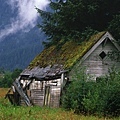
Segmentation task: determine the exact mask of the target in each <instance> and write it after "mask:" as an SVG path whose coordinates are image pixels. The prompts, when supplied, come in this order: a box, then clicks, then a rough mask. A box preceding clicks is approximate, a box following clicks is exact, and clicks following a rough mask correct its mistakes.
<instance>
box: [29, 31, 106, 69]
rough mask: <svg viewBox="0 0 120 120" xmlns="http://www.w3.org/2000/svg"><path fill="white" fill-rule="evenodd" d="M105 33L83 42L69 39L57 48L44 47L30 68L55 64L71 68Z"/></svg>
mask: <svg viewBox="0 0 120 120" xmlns="http://www.w3.org/2000/svg"><path fill="white" fill-rule="evenodd" d="M104 34H105V32H99V33H97V34H95V35H93V36H91V37H90V39H89V40H87V41H84V42H82V43H81V44H77V43H76V42H75V41H68V42H66V43H65V44H63V45H62V46H61V48H60V49H57V47H56V46H51V47H49V48H47V49H44V50H43V51H42V52H41V53H40V54H39V55H38V56H36V57H35V59H34V60H33V61H32V62H31V63H30V65H29V68H33V67H35V66H40V67H46V66H48V65H54V64H62V65H63V67H64V68H65V69H68V68H71V67H72V66H73V65H74V64H75V63H76V62H77V61H78V60H79V59H80V58H82V56H83V55H84V54H85V53H86V52H87V51H88V50H89V49H90V48H91V47H92V46H93V45H94V44H95V43H96V42H97V41H98V40H99V39H100V38H101V37H102V36H103V35H104Z"/></svg>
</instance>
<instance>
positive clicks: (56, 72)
mask: <svg viewBox="0 0 120 120" xmlns="http://www.w3.org/2000/svg"><path fill="white" fill-rule="evenodd" d="M66 72H68V70H64V69H63V65H58V64H55V65H53V66H51V65H49V66H47V67H45V68H43V67H42V68H40V67H39V66H37V67H34V68H33V69H29V68H27V69H25V70H24V71H23V72H22V73H21V74H20V76H21V79H25V78H26V77H27V78H28V77H29V79H33V78H35V79H36V80H39V81H43V80H54V79H57V78H60V77H61V74H62V73H66Z"/></svg>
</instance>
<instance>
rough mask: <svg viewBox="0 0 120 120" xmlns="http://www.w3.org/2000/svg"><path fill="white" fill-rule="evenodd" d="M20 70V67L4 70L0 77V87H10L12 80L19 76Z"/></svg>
mask: <svg viewBox="0 0 120 120" xmlns="http://www.w3.org/2000/svg"><path fill="white" fill-rule="evenodd" d="M21 72H22V70H21V69H15V70H14V71H13V72H10V71H5V72H4V74H3V75H2V77H0V87H5V88H8V87H11V85H12V82H13V81H14V80H15V79H16V78H17V77H18V76H19V74H20V73H21Z"/></svg>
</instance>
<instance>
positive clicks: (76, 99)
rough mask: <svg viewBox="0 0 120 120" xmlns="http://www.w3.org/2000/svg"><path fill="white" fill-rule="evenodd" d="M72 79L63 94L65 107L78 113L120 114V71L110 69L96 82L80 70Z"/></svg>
mask: <svg viewBox="0 0 120 120" xmlns="http://www.w3.org/2000/svg"><path fill="white" fill-rule="evenodd" d="M88 78H89V79H88ZM72 80H73V81H72V82H71V84H70V85H69V86H68V87H67V90H66V92H65V94H64V95H63V99H62V103H63V104H62V105H63V107H64V108H66V109H74V111H75V112H76V113H84V114H98V115H112V116H119V115H120V89H119V88H120V72H118V71H110V72H109V75H106V76H105V77H100V78H98V79H97V82H95V81H93V80H92V77H88V76H87V75H86V74H84V72H83V71H79V72H76V74H75V76H73V79H72Z"/></svg>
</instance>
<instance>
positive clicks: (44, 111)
mask: <svg viewBox="0 0 120 120" xmlns="http://www.w3.org/2000/svg"><path fill="white" fill-rule="evenodd" d="M3 101H4V100H3V99H0V120H119V118H114V119H113V118H112V119H110V118H103V117H97V116H83V115H77V114H74V112H73V111H65V110H64V109H62V108H47V107H39V106H34V107H25V106H12V105H10V103H8V102H7V100H5V101H6V102H5V101H4V102H3Z"/></svg>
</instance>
